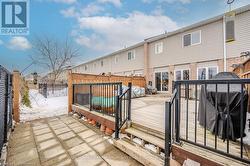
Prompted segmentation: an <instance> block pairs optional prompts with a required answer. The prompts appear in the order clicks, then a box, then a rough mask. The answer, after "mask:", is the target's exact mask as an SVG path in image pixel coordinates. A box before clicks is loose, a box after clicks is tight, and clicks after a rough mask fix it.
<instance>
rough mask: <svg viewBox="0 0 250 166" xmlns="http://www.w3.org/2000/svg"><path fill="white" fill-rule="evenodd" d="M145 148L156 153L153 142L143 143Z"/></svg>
mask: <svg viewBox="0 0 250 166" xmlns="http://www.w3.org/2000/svg"><path fill="white" fill-rule="evenodd" d="M145 148H146V149H148V150H151V151H152V152H155V153H157V148H156V146H155V145H153V144H145Z"/></svg>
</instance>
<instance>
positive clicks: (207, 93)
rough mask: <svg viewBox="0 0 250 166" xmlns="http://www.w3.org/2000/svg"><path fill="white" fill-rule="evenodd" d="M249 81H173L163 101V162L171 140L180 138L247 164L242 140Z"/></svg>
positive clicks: (168, 152)
mask: <svg viewBox="0 0 250 166" xmlns="http://www.w3.org/2000/svg"><path fill="white" fill-rule="evenodd" d="M249 84H250V79H224V80H187V81H176V82H175V86H174V87H175V90H174V92H175V93H174V94H173V98H172V100H171V101H170V102H167V103H166V112H165V113H166V116H165V122H166V126H165V136H166V140H165V141H166V142H165V155H166V156H165V164H166V165H167V164H169V157H170V148H171V143H172V142H175V143H180V142H181V141H183V142H187V143H190V144H193V145H196V146H199V147H201V148H205V149H208V150H211V151H213V152H216V153H219V154H222V155H225V156H227V157H230V158H233V159H236V160H239V161H242V162H245V163H248V164H250V160H249V158H248V156H247V155H246V153H245V152H244V151H245V149H244V147H245V144H244V141H243V139H244V137H245V131H246V132H249V131H248V130H245V128H246V127H247V125H246V124H247V123H246V114H247V110H248V107H247V105H248V97H249V96H248V95H249V94H248V92H247V90H246V87H247V86H248V85H249ZM183 89H184V90H183ZM183 93H184V94H185V95H183ZM171 112H172V114H171ZM246 147H248V146H246Z"/></svg>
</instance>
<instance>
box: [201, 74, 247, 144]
mask: <svg viewBox="0 0 250 166" xmlns="http://www.w3.org/2000/svg"><path fill="white" fill-rule="evenodd" d="M224 79H230V80H233V79H239V77H238V76H237V75H235V74H234V73H229V72H222V73H219V74H217V75H216V76H215V77H214V78H213V80H224ZM247 104H248V94H247V90H246V89H245V87H244V85H243V84H230V85H229V84H208V85H206V84H205V85H202V87H201V93H200V103H199V110H198V111H199V112H198V119H199V124H200V125H202V126H203V127H206V128H207V129H208V130H210V131H211V132H212V133H213V134H216V135H218V136H219V137H221V138H222V139H224V140H225V138H226V137H227V136H228V137H229V138H230V139H231V140H234V141H235V140H236V139H238V138H240V137H241V134H240V131H241V128H240V121H241V120H243V124H246V112H247ZM241 105H242V106H243V108H241ZM241 113H242V114H243V115H241ZM205 117H206V118H205ZM241 117H242V119H241ZM244 129H245V125H243V131H244ZM243 136H245V133H243Z"/></svg>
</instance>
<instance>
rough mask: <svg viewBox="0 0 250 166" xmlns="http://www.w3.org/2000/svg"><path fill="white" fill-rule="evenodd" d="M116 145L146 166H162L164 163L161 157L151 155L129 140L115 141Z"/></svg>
mask: <svg viewBox="0 0 250 166" xmlns="http://www.w3.org/2000/svg"><path fill="white" fill-rule="evenodd" d="M114 145H115V146H116V147H117V148H118V149H120V150H121V151H123V152H125V153H126V154H128V155H129V156H131V157H133V158H134V159H135V160H137V161H138V162H140V163H141V164H143V165H146V166H161V165H164V161H163V159H162V158H160V157H159V156H156V155H154V154H152V153H150V152H149V151H148V150H146V149H144V148H142V147H140V146H137V145H136V144H134V143H133V142H130V140H129V139H127V138H122V139H119V140H116V141H114Z"/></svg>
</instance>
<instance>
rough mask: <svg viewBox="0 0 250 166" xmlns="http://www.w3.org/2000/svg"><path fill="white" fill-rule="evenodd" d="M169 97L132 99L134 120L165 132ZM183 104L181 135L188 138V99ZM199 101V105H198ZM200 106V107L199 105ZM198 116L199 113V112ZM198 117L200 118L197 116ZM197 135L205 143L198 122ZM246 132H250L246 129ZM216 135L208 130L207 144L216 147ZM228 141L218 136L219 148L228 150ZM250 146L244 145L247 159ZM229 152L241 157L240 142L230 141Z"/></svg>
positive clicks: (191, 124) (191, 121)
mask: <svg viewBox="0 0 250 166" xmlns="http://www.w3.org/2000/svg"><path fill="white" fill-rule="evenodd" d="M167 100H168V99H167V97H162V96H161V97H158V96H150V97H143V98H136V99H132V111H131V118H132V122H134V123H137V124H139V125H142V126H145V127H148V128H150V129H153V130H156V131H159V132H161V133H164V130H165V119H164V117H165V105H164V104H165V101H167ZM182 103H183V104H182V105H181V124H180V127H181V130H180V135H181V137H182V138H186V128H187V126H186V115H187V111H186V101H184V100H182ZM198 104H199V103H198V102H197V106H198ZM197 108H198V107H197ZM188 110H189V111H188V132H187V133H188V136H187V138H188V140H189V141H193V142H194V141H195V102H194V101H192V100H190V101H189V106H188ZM197 116H198V113H197ZM197 119H198V118H197ZM196 131H197V137H196V142H197V143H199V144H202V145H204V128H203V127H202V126H200V125H199V122H197V130H196ZM245 132H249V131H247V130H245ZM214 140H215V135H213V134H212V133H211V132H210V131H209V130H206V146H208V147H211V148H214V147H215V141H214ZM226 147H227V141H223V140H222V139H221V138H219V137H217V149H219V150H221V151H223V152H227V150H226ZM249 152H250V146H247V145H244V148H243V157H244V158H245V159H250V158H249V156H250V154H249ZM229 153H230V154H233V155H235V156H238V157H240V142H239V141H238V140H237V141H236V142H233V141H229Z"/></svg>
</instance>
